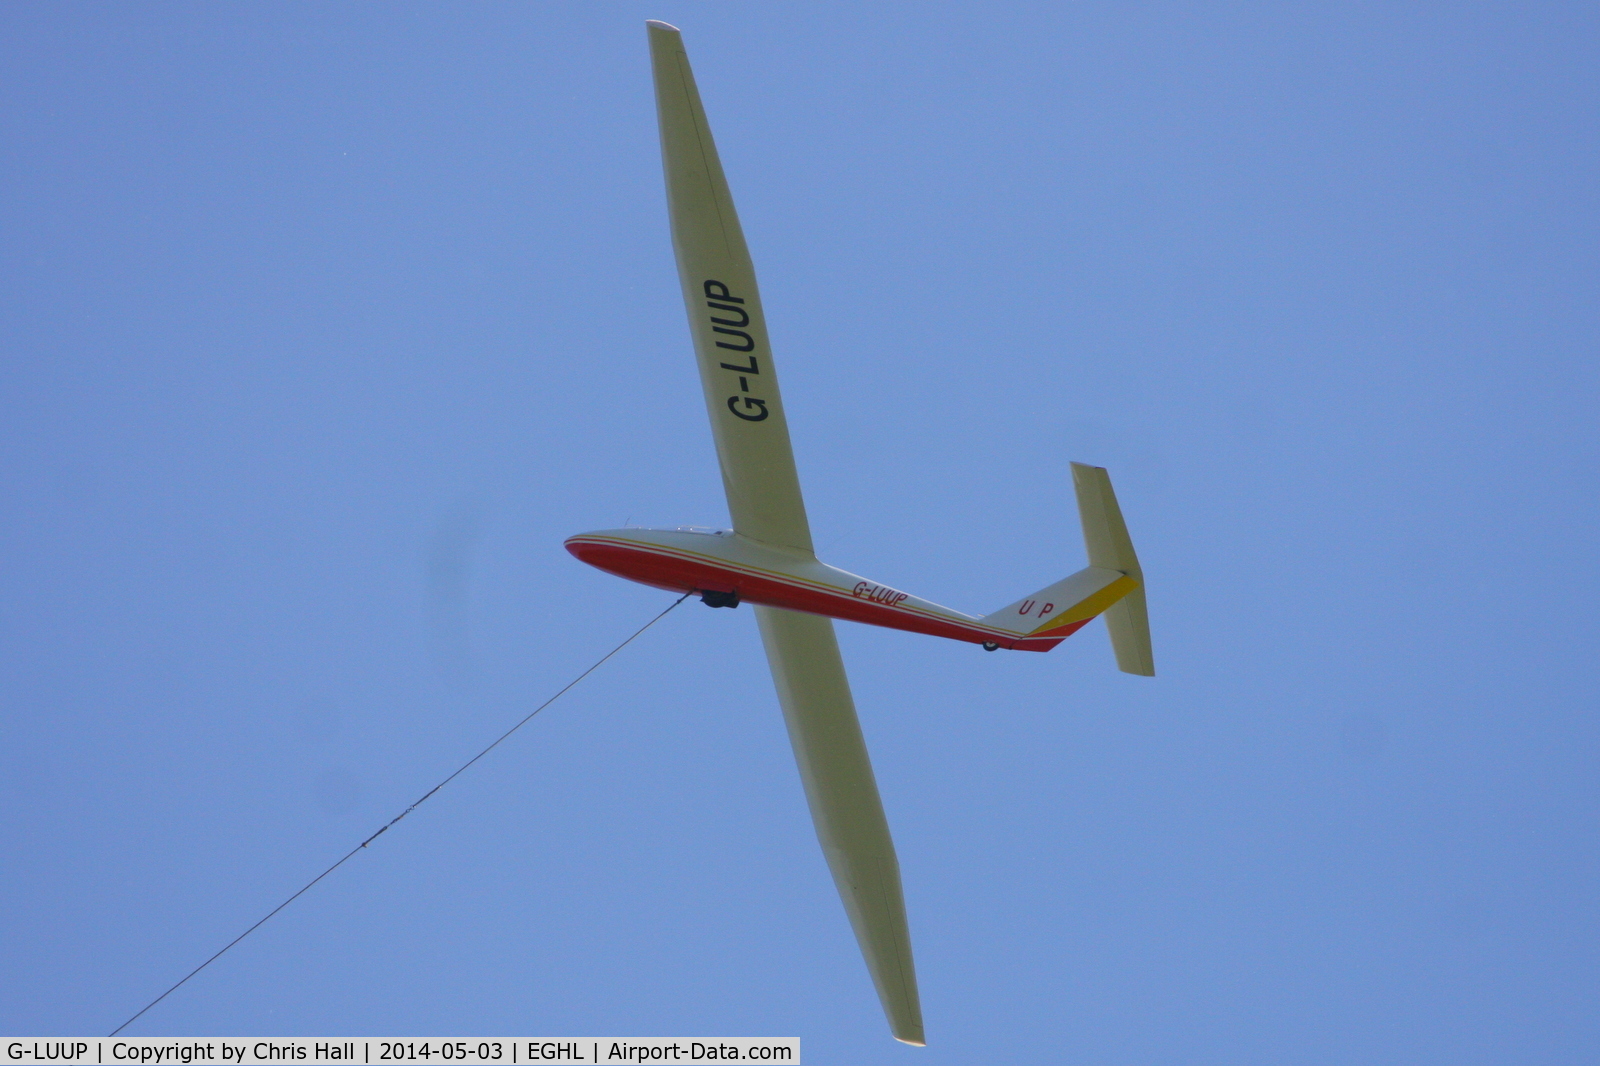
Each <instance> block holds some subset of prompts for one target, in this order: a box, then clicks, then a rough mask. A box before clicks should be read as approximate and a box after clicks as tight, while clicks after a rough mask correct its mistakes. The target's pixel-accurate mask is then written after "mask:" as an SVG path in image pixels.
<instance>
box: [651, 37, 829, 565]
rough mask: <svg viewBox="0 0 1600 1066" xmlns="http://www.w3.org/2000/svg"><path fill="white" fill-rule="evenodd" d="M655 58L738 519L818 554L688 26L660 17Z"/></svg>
mask: <svg viewBox="0 0 1600 1066" xmlns="http://www.w3.org/2000/svg"><path fill="white" fill-rule="evenodd" d="M650 58H651V65H652V67H653V69H654V71H655V85H656V110H657V115H658V118H659V120H660V125H661V158H662V165H663V167H664V168H665V170H666V179H667V208H668V213H669V215H670V217H671V220H672V246H673V250H674V251H675V252H676V253H677V259H678V278H679V280H680V281H681V282H682V284H683V299H684V305H685V307H686V308H687V310H688V312H689V330H690V333H691V334H692V335H693V337H694V349H695V357H696V361H697V362H698V363H699V366H700V383H701V386H702V387H703V388H704V390H705V399H706V410H707V412H708V413H709V414H710V416H711V434H712V437H713V438H715V440H716V445H717V458H718V460H719V461H720V462H721V464H722V480H723V487H724V488H725V489H726V490H727V494H728V510H729V512H730V515H731V517H732V518H733V528H734V529H736V530H738V531H739V532H740V533H742V534H743V535H745V536H747V537H750V538H752V539H754V540H758V541H762V542H764V543H767V544H777V545H780V546H783V547H786V548H795V549H798V550H800V551H806V552H809V551H811V550H812V548H811V528H810V526H809V525H808V524H807V522H806V509H805V504H804V502H803V501H802V500H801V497H800V480H799V477H798V476H797V475H796V473H795V468H794V452H793V451H792V450H791V448H790V445H789V425H788V422H787V420H785V418H784V415H783V398H782V395H781V394H780V393H779V391H778V378H777V373H776V371H775V370H774V368H773V365H772V347H771V345H770V344H769V343H768V341H767V322H766V316H765V315H763V314H762V311H761V294H760V292H759V291H758V290H757V289H756V274H755V268H754V267H753V266H752V265H751V262H750V252H749V249H748V248H747V247H746V246H745V242H744V232H743V230H741V229H740V227H739V216H738V215H737V214H736V213H735V212H734V209H733V198H732V197H731V196H730V195H729V193H728V182H727V180H726V179H725V178H724V177H723V174H722V163H721V161H720V160H719V159H718V158H717V146H716V144H715V143H714V142H713V141H712V139H711V128H710V127H709V126H708V125H707V124H706V116H705V110H704V108H702V107H701V104H700V92H699V90H698V89H697V88H696V87H695V82H694V72H693V71H692V70H690V68H689V57H688V56H687V55H686V54H685V53H684V50H683V39H682V37H680V36H679V34H678V31H677V30H675V29H673V28H672V27H670V26H667V25H665V24H663V23H651V24H650Z"/></svg>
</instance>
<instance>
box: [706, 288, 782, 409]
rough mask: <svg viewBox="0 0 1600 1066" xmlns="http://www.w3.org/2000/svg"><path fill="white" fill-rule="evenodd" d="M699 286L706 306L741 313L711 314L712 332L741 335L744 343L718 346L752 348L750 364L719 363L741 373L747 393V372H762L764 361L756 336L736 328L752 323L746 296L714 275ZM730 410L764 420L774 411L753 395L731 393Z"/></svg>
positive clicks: (739, 349)
mask: <svg viewBox="0 0 1600 1066" xmlns="http://www.w3.org/2000/svg"><path fill="white" fill-rule="evenodd" d="M700 288H701V291H703V292H704V293H705V294H706V306H707V307H709V308H711V310H713V311H719V312H721V313H722V314H731V315H738V316H739V317H737V318H719V317H718V316H717V315H715V314H713V315H712V316H711V322H712V325H711V330H712V332H713V333H721V334H725V335H726V336H729V337H738V338H740V339H741V340H743V341H744V343H743V344H729V343H728V342H727V341H717V347H718V348H726V349H728V350H729V351H732V352H750V353H751V355H750V365H749V366H740V365H739V364H738V363H719V364H717V365H718V366H720V367H721V368H722V369H724V370H731V371H733V372H734V373H735V374H738V375H740V377H739V391H740V392H741V393H748V392H749V391H750V377H749V376H747V375H755V374H760V373H761V364H759V363H757V362H756V357H755V354H754V353H755V347H756V341H755V338H754V337H752V336H751V335H750V334H748V333H746V332H744V330H743V329H737V328H734V327H740V326H748V325H749V324H750V312H749V311H748V310H746V309H745V308H743V307H741V306H739V305H740V304H742V303H744V297H743V296H735V295H734V294H733V292H732V290H730V289H729V288H728V286H727V285H726V284H724V283H723V282H720V281H717V280H715V279H714V278H707V279H706V280H705V281H704V282H703V283H702V284H701V286H700ZM728 410H729V411H731V412H732V413H733V415H734V417H735V418H742V419H744V420H745V421H746V422H763V421H765V420H766V419H767V416H768V415H770V414H771V413H772V412H770V411H768V410H767V401H765V400H758V399H756V398H755V397H754V396H729V397H728Z"/></svg>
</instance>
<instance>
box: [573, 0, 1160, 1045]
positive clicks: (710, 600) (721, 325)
mask: <svg viewBox="0 0 1600 1066" xmlns="http://www.w3.org/2000/svg"><path fill="white" fill-rule="evenodd" d="M647 26H648V29H649V37H650V58H651V64H652V67H653V68H654V72H655V91H656V109H657V117H658V120H659V122H660V128H661V155H662V162H663V166H664V168H665V170H666V183H667V202H668V209H669V211H670V214H671V219H672V244H673V248H674V250H675V251H676V253H677V260H678V277H679V280H680V281H681V283H682V285H683V299H684V304H685V306H686V307H687V309H688V312H689V328H690V332H691V333H692V334H693V338H694V349H695V356H696V359H697V361H698V362H699V366H700V382H701V385H702V386H703V387H704V390H705V399H706V409H707V410H708V411H709V412H710V415H711V432H712V436H713V437H714V438H715V441H716V447H717V458H718V460H719V461H720V463H721V465H722V480H723V486H724V488H725V489H726V491H727V495H728V511H729V513H730V515H731V516H732V519H733V528H732V529H731V530H709V529H699V528H680V529H634V528H629V529H608V530H601V531H598V532H594V533H583V534H579V535H578V536H575V537H571V538H569V539H568V540H567V541H566V547H567V550H568V551H570V552H571V553H572V554H573V555H575V556H577V557H578V558H579V559H581V560H582V561H584V562H586V563H589V564H590V565H592V566H595V567H598V568H599V569H601V570H605V571H607V572H608V573H612V574H616V575H618V576H621V577H625V578H629V579H631V580H633V581H638V582H642V583H644V584H646V585H653V586H655V587H656V588H663V589H671V590H673V591H675V592H681V593H689V592H697V593H699V594H700V598H701V600H702V601H704V602H705V603H706V604H708V605H709V606H712V607H737V606H738V605H739V604H740V603H749V604H753V605H754V609H755V615H756V622H757V623H758V625H759V626H760V629H761V640H762V643H763V644H764V645H765V647H766V652H767V659H768V662H769V663H770V664H771V667H772V678H773V682H774V683H775V685H776V686H777V690H778V702H779V704H781V705H782V708H783V716H784V721H785V723H786V724H787V726H788V730H789V740H790V742H791V743H792V744H793V746H794V754H795V759H796V761H797V762H798V763H799V765H800V779H801V781H802V782H803V783H804V786H805V793H806V799H807V801H808V803H809V804H810V807H811V817H812V820H813V821H814V822H815V823H816V828H817V838H818V840H820V841H821V843H822V851H823V854H824V855H825V856H826V857H827V860H828V866H829V868H830V869H831V870H832V872H833V879H834V882H835V884H836V885H837V887H838V890H839V895H840V897H841V898H842V899H843V901H844V907H845V910H846V911H847V912H848V913H849V916H850V923H851V925H852V926H853V927H854V929H855V934H856V939H857V941H858V942H859V944H860V947H861V953H862V955H863V956H864V957H865V959H866V963H867V969H868V970H869V971H870V972H871V974H872V980H873V983H874V984H875V985H876V986H877V990H878V997H879V999H880V1000H881V1001H882V1003H883V1009H884V1013H885V1014H886V1015H887V1016H888V1020H889V1027H890V1030H891V1031H892V1032H893V1034H894V1036H895V1038H896V1039H897V1040H901V1041H904V1042H905V1043H907V1044H916V1045H921V1044H923V1043H924V1039H923V1028H922V1008H921V1005H920V1002H919V1000H918V996H917V977H916V971H915V969H914V968H913V966H912V960H911V937H910V934H909V932H908V931H907V928H906V911H905V900H904V897H903V895H902V893H901V889H900V865H899V862H898V860H897V859H896V858H895V851H894V842H893V841H892V840H891V839H890V837H889V825H888V822H887V821H886V820H885V819H884V814H883V803H882V801H881V800H880V799H879V797H878V786H877V782H876V781H875V780H874V778H873V775H872V763H871V761H870V760H869V759H868V757H867V748H866V744H865V743H864V741H863V740H862V736H861V725H860V723H859V722H858V721H857V718H856V709H855V703H854V702H853V701H852V700H851V698H850V683H849V681H848V679H847V678H846V677H845V672H844V663H843V662H842V661H841V660H840V657H839V643H838V641H837V639H836V638H835V637H834V632H833V622H832V619H834V618H843V619H847V620H849V621H852V622H865V623H867V624H869V625H879V626H888V627H889V628H891V629H905V630H910V631H911V632H914V633H927V634H930V635H932V636H937V637H949V638H951V639H953V640H964V641H968V642H970V643H973V644H981V645H983V647H984V648H986V649H987V650H989V651H995V650H997V649H999V648H1009V649H1012V650H1015V651H1049V650H1050V649H1051V648H1053V647H1055V646H1056V645H1057V644H1059V643H1061V642H1062V641H1063V640H1065V639H1066V638H1067V637H1069V636H1071V635H1072V634H1073V633H1075V632H1076V631H1077V630H1079V629H1081V628H1082V627H1083V626H1084V625H1086V624H1087V623H1088V622H1089V621H1090V620H1091V619H1093V618H1095V617H1096V616H1104V618H1105V620H1106V624H1107V627H1108V629H1109V630H1110V634H1111V643H1112V646H1113V648H1114V650H1115V652H1116V657H1117V665H1118V666H1119V667H1120V668H1121V669H1123V670H1124V671H1126V672H1128V673H1131V674H1143V675H1146V676H1152V675H1154V673H1155V668H1154V664H1153V661H1152V659H1151V653H1150V631H1149V626H1148V623H1147V621H1146V617H1145V599H1144V576H1143V573H1142V572H1141V571H1140V569H1139V560H1138V558H1137V557H1136V556H1135V555H1134V552H1133V544H1132V542H1131V541H1130V540H1129V539H1128V531H1127V528H1126V526H1125V525H1124V524H1123V520H1122V512H1121V511H1120V510H1119V509H1118V507H1117V498H1116V496H1115V495H1114V494H1113V492H1112V490H1111V481H1110V479H1109V478H1108V477H1107V475H1106V472H1105V470H1103V469H1101V468H1100V467H1094V466H1085V465H1083V464H1080V463H1073V464H1072V480H1073V486H1074V488H1075V489H1076V493H1077V497H1078V512H1079V517H1080V519H1081V521H1082V525H1083V536H1084V542H1085V544H1086V546H1087V548H1088V555H1089V566H1088V567H1087V568H1086V569H1083V570H1080V571H1078V572H1077V573H1076V574H1073V575H1072V576H1071V577H1068V578H1065V579H1063V580H1061V581H1058V582H1056V583H1055V584H1053V585H1049V586H1047V587H1045V588H1043V589H1040V590H1039V591H1038V592H1035V593H1032V594H1030V595H1028V596H1024V597H1023V598H1022V599H1020V600H1017V601H1016V602H1015V603H1012V604H1010V605H1009V606H1006V607H1002V608H1001V609H1000V610H998V611H995V612H994V613H992V614H987V615H982V616H975V615H969V614H963V613H961V612H960V611H953V610H951V609H950V608H948V607H941V606H939V605H938V604H936V603H930V602H929V601H927V600H924V599H920V598H919V597H916V596H913V595H911V594H910V593H906V592H902V591H900V590H898V589H895V588H893V587H891V586H889V585H885V584H883V583H881V582H877V581H871V580H869V579H867V578H864V577H860V576H858V575H856V574H852V573H848V572H846V571H844V570H840V569H838V568H836V567H832V566H829V565H828V564H826V563H824V562H822V561H821V560H819V559H818V558H817V557H816V554H815V553H814V552H813V551H812V546H811V528H810V526H809V525H808V524H807V522H806V509H805V504H804V502H803V501H802V499H801V496H800V481H799V478H798V476H797V475H796V473H795V465H794V454H793V452H792V450H791V449H790V445H789V427H788V425H787V423H786V421H785V419H784V415H783V401H782V399H781V394H780V393H779V391H778V379H777V376H776V373H775V368H774V366H773V360H772V350H771V348H770V347H769V346H768V343H767V329H766V322H765V320H764V318H763V316H762V313H761V299H760V296H759V295H758V293H757V290H756V276H755V270H754V268H753V267H752V266H751V263H750V253H749V251H748V250H747V249H746V247H745V242H744V235H743V233H742V231H741V230H740V228H739V219H738V216H737V215H735V214H734V210H733V200H732V198H731V197H730V196H729V193H728V184H727V181H726V179H725V178H724V177H723V173H722V164H721V163H720V162H719V160H718V158H717V150H716V146H715V145H714V144H713V143H712V140H711V130H710V127H708V126H707V125H706V117H705V111H704V109H703V108H702V107H701V104H700V93H699V90H698V89H696V87H695V81H694V74H693V72H692V71H691V70H690V68H689V57H688V55H687V54H686V53H685V52H684V48H683V39H682V37H681V36H680V35H679V32H678V30H677V29H676V28H675V27H673V26H669V25H667V24H666V23H664V22H654V21H652V22H649V23H647Z"/></svg>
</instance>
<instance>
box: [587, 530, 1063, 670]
mask: <svg viewBox="0 0 1600 1066" xmlns="http://www.w3.org/2000/svg"><path fill="white" fill-rule="evenodd" d="M567 551H569V552H571V553H572V554H573V555H574V556H576V557H577V558H579V559H581V560H582V561H583V562H586V563H588V564H589V565H590V566H593V567H596V568H597V569H600V570H604V571H606V572H607V573H609V574H616V575H617V576H618V577H625V578H628V579H629V580H630V581H637V582H639V583H641V584H645V585H652V586H654V587H655V588H660V589H669V590H671V591H673V592H688V591H690V590H697V591H698V590H702V589H710V590H713V591H717V592H734V591H737V592H738V593H739V598H740V599H741V600H748V601H749V602H751V603H762V604H766V605H767V606H769V607H782V608H784V609H785V610H789V611H802V612H804V613H806V614H820V615H823V616H825V617H828V618H843V619H845V620H846V621H850V622H864V623H866V624H867V625H875V626H886V627H888V628H890V629H904V630H908V631H910V632H912V633H926V634H928V635H929V636H935V637H948V638H949V639H951V640H964V641H967V642H968V643H971V644H986V643H989V642H994V643H997V644H999V645H1001V646H1002V647H1007V648H1015V649H1017V650H1018V651H1049V650H1050V649H1051V648H1053V647H1055V646H1056V645H1057V644H1060V643H1061V641H1062V640H1064V639H1066V637H1068V636H1069V635H1070V634H1071V633H1072V632H1075V631H1076V630H1077V629H1078V628H1079V627H1081V626H1082V625H1083V624H1084V623H1082V622H1080V623H1078V624H1077V625H1074V626H1072V627H1070V628H1067V627H1063V628H1062V629H1058V630H1053V631H1052V632H1051V633H1050V635H1049V636H1048V637H1042V638H1041V637H1035V638H1031V639H1030V638H1027V637H1018V636H1016V635H1015V634H1010V633H1005V632H1002V631H1000V630H995V629H990V628H988V627H987V626H982V627H980V626H975V625H964V624H962V623H961V622H959V621H956V620H954V619H942V618H937V617H931V616H929V615H925V614H913V613H911V612H909V611H907V610H905V609H903V608H896V607H886V606H884V605H882V604H879V603H873V602H872V601H870V600H866V599H861V598H859V597H856V596H852V595H851V594H850V593H848V592H845V591H843V590H838V589H827V588H825V587H823V588H819V587H817V586H816V585H806V584H801V583H800V582H799V581H798V580H785V579H782V578H778V577H774V576H772V575H769V574H762V573H753V572H751V571H749V570H746V569H744V568H742V567H736V566H734V565H733V564H719V563H718V562H717V561H715V560H711V559H706V558H704V557H701V556H686V555H684V554H680V553H678V552H676V551H674V550H672V549H670V548H661V549H653V548H649V547H645V546H643V545H638V544H619V543H617V542H616V541H611V540H591V539H588V538H584V537H573V538H572V539H570V540H568V541H567Z"/></svg>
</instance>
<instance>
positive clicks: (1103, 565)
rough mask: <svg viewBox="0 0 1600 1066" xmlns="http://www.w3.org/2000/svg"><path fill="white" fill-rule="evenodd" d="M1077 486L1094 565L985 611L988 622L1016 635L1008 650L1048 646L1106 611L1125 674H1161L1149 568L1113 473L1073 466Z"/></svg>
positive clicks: (1091, 563) (1112, 642) (1112, 638)
mask: <svg viewBox="0 0 1600 1066" xmlns="http://www.w3.org/2000/svg"><path fill="white" fill-rule="evenodd" d="M1072 487H1073V488H1074V489H1075V490H1076V492H1077V496H1078V517H1079V519H1080V520H1081V521H1082V523H1083V543H1084V546H1085V547H1086V548H1087V549H1088V550H1089V565H1088V566H1087V567H1086V568H1084V569H1082V570H1079V571H1078V572H1077V573H1076V574H1073V575H1072V576H1071V577H1067V578H1063V579H1062V580H1060V581H1057V582H1056V583H1055V584H1054V585H1050V586H1048V587H1046V588H1042V589H1040V590H1039V591H1038V592H1035V593H1032V594H1031V595H1028V596H1024V597H1023V598H1022V599H1020V600H1018V601H1017V602H1016V603H1013V604H1010V605H1009V606H1006V607H1002V608H1001V609H1000V610H998V611H996V612H994V613H993V614H991V615H986V616H985V617H984V618H983V620H982V621H983V624H984V625H986V626H992V627H994V628H996V629H1003V630H1005V631H1006V632H1008V633H1013V634H1015V636H1014V637H1013V638H1012V639H1011V640H1009V641H1005V642H1003V643H1004V644H1005V645H1006V646H1007V647H1011V648H1014V649H1016V650H1018V651H1049V650H1050V649H1051V648H1053V647H1055V646H1056V645H1057V644H1060V643H1061V642H1062V641H1063V640H1065V639H1066V638H1068V637H1070V636H1071V635H1072V634H1074V633H1076V632H1077V631H1078V630H1080V629H1082V628H1083V627H1084V626H1086V625H1088V624H1089V622H1090V621H1092V620H1093V619H1094V618H1095V617H1096V616H1099V615H1103V616H1104V617H1105V620H1106V629H1107V631H1109V632H1110V634H1111V647H1112V650H1114V651H1115V652H1116V655H1117V666H1118V667H1119V668H1120V669H1121V670H1123V671H1124V672H1126V673H1130V674H1140V675H1142V676H1144V677H1154V676H1155V673H1156V667H1155V658H1154V656H1153V655H1152V654H1151V651H1150V622H1149V618H1148V616H1147V614H1146V611H1145V597H1144V571H1143V570H1141V569H1140V568H1139V557H1138V556H1137V555H1135V554H1134V552H1133V541H1132V540H1131V539H1130V538H1129V537H1128V527H1127V525H1126V524H1125V523H1124V522H1123V520H1122V509H1121V508H1120V507H1118V506H1117V496H1116V493H1115V492H1113V491H1112V489H1111V478H1110V477H1109V476H1108V475H1107V474H1106V471H1105V469H1104V468H1103V467H1098V466H1086V465H1084V464H1083V463H1073V464H1072ZM1000 643H1002V642H995V645H996V646H998V645H999V644H1000ZM986 646H987V645H986Z"/></svg>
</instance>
